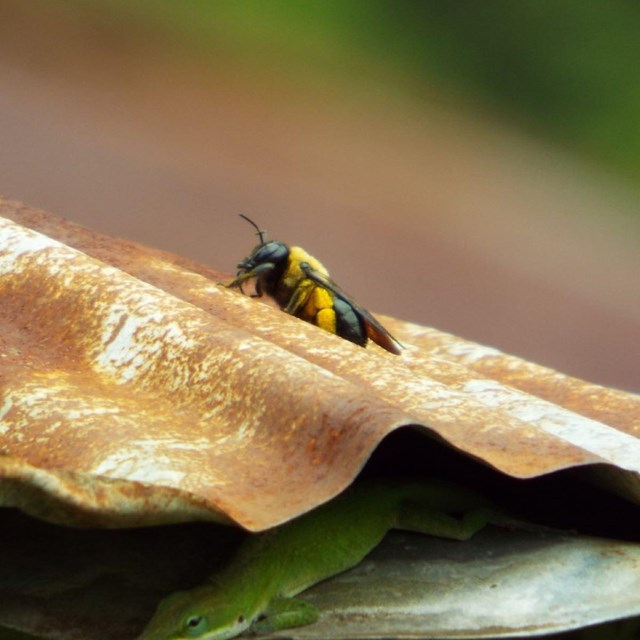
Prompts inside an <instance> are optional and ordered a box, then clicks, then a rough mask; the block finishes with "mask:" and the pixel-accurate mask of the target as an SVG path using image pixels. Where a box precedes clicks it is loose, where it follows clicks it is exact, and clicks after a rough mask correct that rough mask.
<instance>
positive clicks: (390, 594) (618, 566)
mask: <svg viewBox="0 0 640 640" xmlns="http://www.w3.org/2000/svg"><path fill="white" fill-rule="evenodd" d="M638 594H640V546H638V545H637V544H628V543H623V542H619V541H612V540H604V539H597V538H580V537H571V536H564V535H562V534H557V533H554V534H551V533H548V534H526V533H522V532H520V533H515V532H508V533H505V532H500V531H496V530H487V531H484V532H481V533H480V534H478V535H477V536H475V537H474V538H472V540H470V541H468V542H465V543H464V544H456V543H455V542H447V541H442V540H433V539H429V538H426V537H424V536H419V535H413V536H412V535H408V534H394V535H392V536H389V537H388V538H387V540H386V542H385V543H384V544H383V545H381V546H380V547H379V548H378V549H377V550H376V551H375V552H374V553H373V554H371V556H369V558H367V559H366V560H365V561H364V562H363V563H362V564H360V565H359V566H358V567H356V568H355V569H353V570H352V571H350V572H348V573H345V574H342V575H341V576H338V577H336V578H334V579H333V580H331V581H330V582H326V583H323V584H320V585H317V586H316V587H314V588H313V589H310V590H309V591H308V592H306V593H305V599H306V600H308V601H309V602H312V603H313V604H315V605H316V606H318V607H319V608H320V610H321V611H325V612H327V613H326V614H325V615H323V616H321V618H320V620H319V621H318V622H317V623H316V624H315V625H312V626H309V627H300V628H299V629H288V630H287V631H286V632H284V633H281V634H276V635H275V636H274V637H278V638H294V639H298V638H299V639H300V640H303V639H305V640H322V639H323V638H336V639H337V640H340V639H344V640H347V639H352V638H371V637H376V638H442V639H444V638H457V639H459V638H501V637H535V636H540V635H546V634H549V633H554V632H560V631H565V630H568V629H576V628H580V627H583V626H586V625H591V624H596V623H598V622H604V621H608V620H612V619H618V618H625V617H629V616H637V615H640V598H639V597H638ZM372 630H375V633H374V635H372Z"/></svg>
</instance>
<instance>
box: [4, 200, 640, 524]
mask: <svg viewBox="0 0 640 640" xmlns="http://www.w3.org/2000/svg"><path fill="white" fill-rule="evenodd" d="M0 216H1V217H0V452H1V454H2V455H0V478H2V490H1V491H0V501H1V502H2V503H3V504H8V505H17V506H20V507H22V508H23V509H24V510H25V511H27V512H30V513H32V514H34V515H38V516H40V517H44V518H47V519H50V520H53V521H57V522H72V523H76V524H99V525H105V526H121V525H133V524H154V523H160V522H177V521H184V520H191V519H212V520H218V521H226V522H230V521H231V522H235V523H237V524H239V525H241V526H243V527H245V528H247V529H249V530H254V531H257V530H261V529H264V528H267V527H270V526H273V525H275V524H277V523H280V522H283V521H285V520H287V519H289V518H292V517H295V516H296V515H299V514H300V513H302V512H305V511H307V510H309V509H311V508H313V507H314V506H316V505H318V504H320V503H321V502H324V501H326V500H328V499H330V498H331V497H333V496H334V495H336V494H337V493H338V492H340V491H342V490H343V489H344V488H345V487H346V486H348V484H349V483H350V482H351V481H352V480H353V478H354V477H355V476H356V475H357V473H358V472H359V470H360V469H361V468H362V466H363V464H364V463H365V462H366V460H367V459H368V457H369V455H370V454H371V452H372V451H373V450H374V449H375V448H376V446H377V445H378V444H379V443H380V441H381V440H382V439H383V438H384V437H385V435H387V434H388V433H390V432H391V431H393V430H395V429H397V428H399V427H402V426H406V425H418V426H419V427H421V428H422V429H424V430H425V431H427V432H430V433H432V434H437V436H438V437H440V438H441V439H442V440H444V441H445V442H447V443H449V444H450V445H452V446H453V447H455V448H457V449H459V450H460V451H463V452H465V453H467V454H468V455H470V456H472V457H474V458H476V459H479V460H481V461H483V462H485V463H486V464H488V465H490V466H492V467H494V468H496V469H498V470H500V471H502V472H504V473H506V474H509V475H511V476H514V477H517V478H529V477H533V476H538V475H541V474H546V473H549V472H552V471H556V470H560V469H566V468H570V467H575V466H581V465H587V464H594V463H603V464H605V465H607V466H608V467H609V468H611V469H617V470H619V472H618V488H619V490H620V491H622V492H624V493H625V495H626V496H627V497H628V498H631V499H635V500H640V489H638V486H639V483H638V475H637V474H638V472H640V440H639V439H638V438H639V434H640V397H639V396H637V395H634V394H630V393H625V392H622V391H617V390H613V389H607V388H603V387H599V386H597V385H593V384H589V383H586V382H583V381H580V380H576V379H574V378H571V377H569V376H565V375H563V374H560V373H557V372H554V371H551V370H549V369H546V368H544V367H540V366H538V365H535V364H532V363H530V362H527V361H524V360H521V359H519V358H515V357H513V356H508V355H505V354H502V353H500V352H498V351H495V350H493V349H489V348H486V347H482V346H480V345H477V344H473V343H469V342H467V341H464V340H461V339H459V338H456V337H454V336H451V335H448V334H445V333H442V332H439V331H436V330H434V329H430V328H426V327H418V326H416V325H412V324H409V323H405V322H401V321H398V320H394V319H385V320H384V321H385V324H386V325H387V326H388V327H389V329H390V330H391V332H392V333H393V334H394V335H396V336H397V337H398V338H399V339H400V340H401V342H402V343H403V344H405V345H407V347H408V348H407V349H406V350H405V351H404V352H403V353H402V355H400V356H394V355H391V354H388V353H386V352H384V351H383V350H382V349H379V348H377V347H376V346H375V345H374V346H371V347H368V348H367V349H362V348H360V347H358V346H355V345H353V344H351V343H349V342H347V341H345V340H342V339H340V338H337V337H335V336H332V335H330V334H328V333H326V332H323V331H320V330H318V329H317V328H315V327H313V326H310V325H308V324H306V323H304V322H301V321H299V320H297V319H295V318H292V317H289V316H287V315H286V314H284V313H282V312H281V311H279V310H277V309H274V308H273V307H271V306H269V305H265V304H261V303H260V302H258V301H256V300H253V299H250V298H248V297H245V296H243V295H241V294H239V293H238V292H236V291H231V290H228V289H225V288H223V287H219V286H218V282H219V281H221V280H224V279H226V277H227V276H226V274H224V273H221V272H218V271H215V270H213V269H210V268H208V267H204V266H202V265H197V264H195V263H192V262H190V261H188V260H186V259H183V258H180V257H178V256H175V255H171V254H168V253H165V252H161V251H158V250H155V249H151V248H148V247H145V246H143V245H140V244H136V243H133V242H130V241H127V240H121V239H116V238H111V237H107V236H104V235H101V234H98V233H96V232H93V231H89V230H87V229H84V228H82V227H79V226H77V225H75V224H72V223H70V222H67V221H64V220H61V219H59V218H56V217H54V216H51V215H49V214H46V213H44V212H41V211H36V210H33V209H30V208H27V207H24V206H23V205H20V204H18V203H15V202H11V201H7V200H0Z"/></svg>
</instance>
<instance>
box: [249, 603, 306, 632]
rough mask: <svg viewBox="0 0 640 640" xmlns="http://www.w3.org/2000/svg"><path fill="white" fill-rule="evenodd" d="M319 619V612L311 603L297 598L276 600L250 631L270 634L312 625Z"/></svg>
mask: <svg viewBox="0 0 640 640" xmlns="http://www.w3.org/2000/svg"><path fill="white" fill-rule="evenodd" d="M317 619H318V610H317V609H316V608H315V607H314V606H313V605H312V604H310V603H309V602H305V601H304V600H298V599H297V598H274V599H273V600H271V602H270V603H269V607H268V609H267V610H266V611H265V612H264V614H263V615H261V616H260V617H259V618H258V619H257V620H256V621H255V622H254V623H253V624H252V625H251V627H250V629H251V631H255V632H256V633H270V632H273V631H278V630H279V629H289V628H291V627H301V626H303V625H307V624H312V623H313V622H315V621H316V620H317Z"/></svg>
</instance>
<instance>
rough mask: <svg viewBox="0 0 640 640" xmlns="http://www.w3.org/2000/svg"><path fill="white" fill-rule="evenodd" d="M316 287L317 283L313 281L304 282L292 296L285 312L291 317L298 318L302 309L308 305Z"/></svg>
mask: <svg viewBox="0 0 640 640" xmlns="http://www.w3.org/2000/svg"><path fill="white" fill-rule="evenodd" d="M315 286H316V285H315V283H314V282H312V281H311V280H303V281H302V282H301V283H300V284H298V286H297V287H296V288H295V291H294V292H293V293H292V294H291V298H290V299H289V302H288V304H287V306H286V307H285V309H284V310H285V311H286V312H287V313H288V314H289V315H292V316H297V315H298V312H299V311H300V309H302V307H303V306H304V305H305V304H306V302H307V300H308V299H309V296H310V295H311V292H312V291H313V288H314V287H315Z"/></svg>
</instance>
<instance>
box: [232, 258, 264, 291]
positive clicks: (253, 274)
mask: <svg viewBox="0 0 640 640" xmlns="http://www.w3.org/2000/svg"><path fill="white" fill-rule="evenodd" d="M275 266H276V265H275V264H273V262H263V263H262V264H259V265H258V266H257V267H256V268H255V269H252V270H251V271H244V272H242V273H239V274H238V275H237V277H236V278H235V280H232V281H231V282H230V283H229V284H226V285H224V286H225V287H226V288H227V289H233V288H234V287H238V289H240V291H242V285H243V284H244V283H245V282H246V281H247V280H251V278H257V277H258V276H260V275H262V274H264V273H267V272H269V271H271V270H272V269H273V268H274V267H275ZM242 293H244V291H242Z"/></svg>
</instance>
